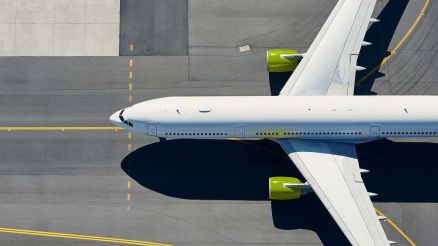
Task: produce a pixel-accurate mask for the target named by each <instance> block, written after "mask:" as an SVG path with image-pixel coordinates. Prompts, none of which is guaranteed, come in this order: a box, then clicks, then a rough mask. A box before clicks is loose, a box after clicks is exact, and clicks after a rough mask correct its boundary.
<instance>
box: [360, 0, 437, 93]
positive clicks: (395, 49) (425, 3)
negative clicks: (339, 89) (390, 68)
mask: <svg viewBox="0 0 438 246" xmlns="http://www.w3.org/2000/svg"><path fill="white" fill-rule="evenodd" d="M429 2H430V0H426V1H425V2H424V4H423V7H422V8H421V11H420V13H419V14H418V15H417V18H415V21H414V23H412V25H411V27H410V28H409V30H408V31H407V32H406V33H405V35H404V36H403V37H402V39H401V40H400V41H399V42H398V43H397V45H396V46H395V47H394V49H393V50H392V51H391V52H390V53H389V55H388V56H386V57H385V58H383V60H382V61H381V62H380V63H379V64H378V65H376V66H375V67H374V68H373V69H371V71H369V72H368V73H367V74H365V76H363V77H362V78H361V79H359V80H358V81H356V86H358V85H359V84H360V83H362V82H363V81H364V80H366V79H368V77H370V76H371V75H372V74H373V73H374V72H376V71H377V70H378V69H379V68H380V67H381V66H382V65H383V64H385V63H386V62H387V61H388V60H389V58H391V56H393V55H394V54H395V53H396V52H397V50H398V49H400V47H401V46H402V45H403V43H404V42H405V41H406V39H407V38H408V37H409V36H410V35H411V34H412V32H413V31H414V29H415V27H416V26H417V25H418V22H420V20H421V17H423V15H424V12H425V11H426V8H427V6H428V5H429Z"/></svg>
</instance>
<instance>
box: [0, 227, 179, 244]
mask: <svg viewBox="0 0 438 246" xmlns="http://www.w3.org/2000/svg"><path fill="white" fill-rule="evenodd" d="M0 233H11V234H24V235H33V236H42V237H56V238H69V239H79V240H88V241H99V242H107V243H118V244H129V245H143V246H171V245H170V244H163V243H154V242H146V241H138V240H129V239H123V238H113V237H98V236H86V235H79V234H70V233H59V232H48V231H34V230H23V229H15V228H2V227H0Z"/></svg>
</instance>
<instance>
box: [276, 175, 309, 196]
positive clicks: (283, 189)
mask: <svg viewBox="0 0 438 246" xmlns="http://www.w3.org/2000/svg"><path fill="white" fill-rule="evenodd" d="M309 191H311V188H310V185H308V184H307V182H306V183H302V182H301V181H300V180H299V179H297V178H294V177H271V178H269V199H271V200H294V199H298V198H300V197H301V195H305V194H307V193H308V192H309Z"/></svg>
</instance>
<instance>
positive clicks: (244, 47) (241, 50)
mask: <svg viewBox="0 0 438 246" xmlns="http://www.w3.org/2000/svg"><path fill="white" fill-rule="evenodd" d="M239 50H240V53H243V52H248V51H250V50H251V48H249V45H244V46H240V47H239Z"/></svg>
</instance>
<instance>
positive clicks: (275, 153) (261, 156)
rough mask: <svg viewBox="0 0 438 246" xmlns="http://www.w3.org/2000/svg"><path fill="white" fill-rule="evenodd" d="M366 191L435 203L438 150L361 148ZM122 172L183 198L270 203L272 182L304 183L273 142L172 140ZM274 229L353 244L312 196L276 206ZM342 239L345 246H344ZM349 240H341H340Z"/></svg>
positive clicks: (138, 153) (131, 159)
mask: <svg viewBox="0 0 438 246" xmlns="http://www.w3.org/2000/svg"><path fill="white" fill-rule="evenodd" d="M357 153H358V158H359V161H360V166H361V168H365V169H368V170H370V171H371V172H370V173H368V174H364V175H363V178H364V180H365V184H366V186H367V189H368V190H369V191H371V192H375V193H378V194H379V196H377V197H375V198H373V201H375V202H438V192H435V191H434V190H433V189H431V187H438V165H436V153H438V144H433V143H412V142H407V143H405V142H403V143H402V142H393V141H390V140H380V141H375V142H371V143H366V144H360V145H358V146H357ZM121 166H122V169H123V170H124V171H125V172H126V173H127V174H128V175H129V176H130V177H131V178H133V179H134V180H136V181H137V182H138V183H139V184H140V185H142V186H144V187H146V188H148V189H151V190H153V191H156V192H158V193H161V194H164V195H167V196H171V197H175V198H181V199H199V200H268V199H269V198H268V179H269V177H272V176H293V177H297V178H299V179H301V180H304V179H303V178H302V176H301V174H300V173H299V172H298V170H297V169H296V167H295V166H294V165H293V163H292V162H291V160H290V159H289V157H288V156H287V155H286V154H285V153H284V152H283V150H282V149H281V147H280V146H279V145H278V144H276V143H274V142H272V141H269V140H259V141H223V140H170V141H164V142H158V143H153V144H150V145H147V146H143V147H141V148H139V149H137V150H135V151H133V152H131V153H130V154H129V155H128V156H126V157H125V158H124V159H123V161H122V163H121ZM271 210H272V217H273V222H274V225H275V227H276V228H279V229H283V230H291V229H309V230H312V231H314V232H316V233H317V234H318V236H319V237H320V239H321V240H322V242H323V243H324V245H349V243H348V241H346V239H345V237H344V236H343V234H342V232H341V231H340V230H339V228H338V227H337V225H336V223H335V222H334V221H333V219H332V218H331V217H330V215H329V213H328V212H327V210H326V209H325V207H324V206H323V205H322V203H321V202H320V201H319V199H318V198H317V197H316V196H315V195H314V194H309V195H306V196H303V197H302V198H301V199H299V200H293V201H272V202H271ZM339 240H341V241H339ZM342 240H344V241H345V242H344V241H342Z"/></svg>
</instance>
